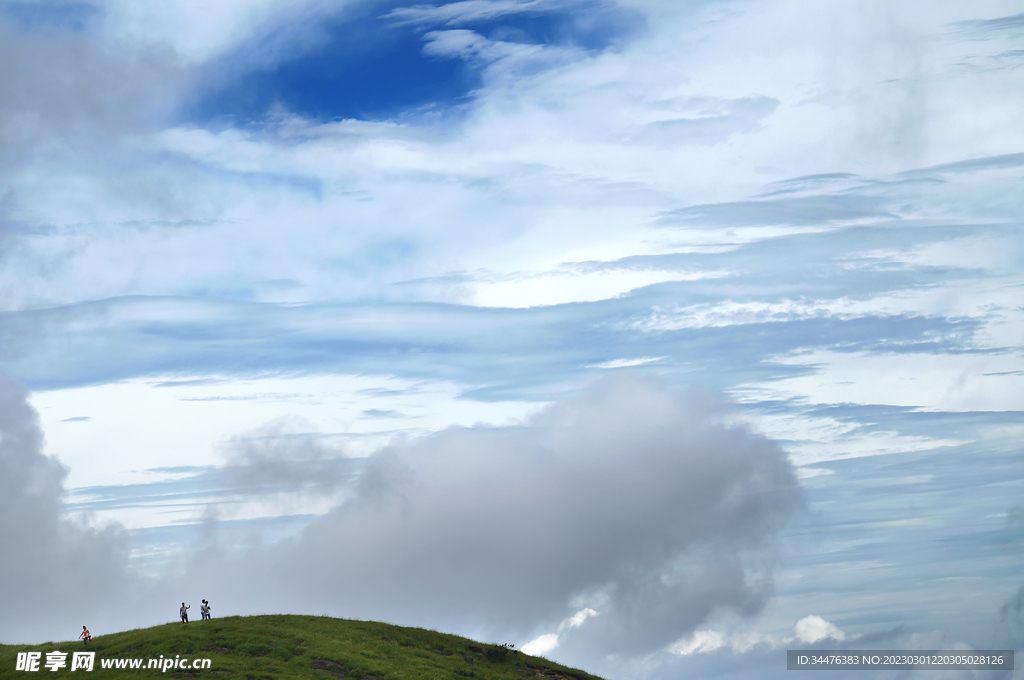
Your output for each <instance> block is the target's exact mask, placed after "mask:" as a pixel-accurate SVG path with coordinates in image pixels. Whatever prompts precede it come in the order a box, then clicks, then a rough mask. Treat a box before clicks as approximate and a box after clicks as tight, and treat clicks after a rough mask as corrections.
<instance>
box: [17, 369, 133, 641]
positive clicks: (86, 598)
mask: <svg viewBox="0 0 1024 680" xmlns="http://www.w3.org/2000/svg"><path fill="white" fill-rule="evenodd" d="M27 398H28V391H27V390H26V389H25V388H24V387H23V386H21V385H19V384H18V383H16V382H14V381H12V380H11V379H10V378H8V377H6V376H5V375H3V374H2V373H0V545H2V546H3V550H2V551H0V584H3V585H2V588H0V593H2V598H3V603H4V610H5V611H6V612H8V615H7V616H4V617H2V618H0V640H3V641H4V642H30V641H33V642H37V641H39V639H40V637H41V636H44V635H50V634H52V632H53V631H54V630H55V626H54V622H55V619H57V618H59V619H60V620H62V621H64V622H66V625H67V632H68V638H71V637H73V634H72V633H73V631H74V629H75V628H76V626H75V625H74V624H77V626H78V627H80V626H81V625H82V624H83V623H87V622H89V625H93V622H95V620H96V613H97V612H98V611H101V610H102V611H106V612H107V613H108V615H107V616H105V618H106V620H108V621H109V620H110V618H111V617H110V616H109V613H110V610H111V609H112V608H113V609H116V604H115V603H117V602H120V601H122V600H123V599H124V596H125V595H127V594H128V591H130V590H131V583H132V579H131V578H130V577H129V575H128V572H127V557H128V544H127V538H126V536H125V535H124V533H123V532H121V531H119V530H118V529H117V528H116V527H107V528H103V529H95V528H92V527H89V526H88V525H86V524H84V523H80V522H74V521H71V520H69V519H67V518H66V517H65V515H64V505H63V495H64V484H63V480H64V476H65V474H66V472H67V471H66V469H65V468H64V467H63V466H62V465H61V464H60V462H59V461H57V460H56V459H55V458H53V457H50V456H46V455H44V454H43V451H42V448H43V435H42V432H41V431H40V429H39V424H38V417H37V415H36V412H35V411H34V410H33V409H32V407H31V406H30V405H29V403H28V401H27Z"/></svg>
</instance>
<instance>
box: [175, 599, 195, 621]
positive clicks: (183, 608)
mask: <svg viewBox="0 0 1024 680" xmlns="http://www.w3.org/2000/svg"><path fill="white" fill-rule="evenodd" d="M191 608H192V605H188V606H187V607H186V606H185V603H184V602H182V603H181V609H180V610H179V612H178V613H180V614H181V622H182V623H188V610H189V609H191Z"/></svg>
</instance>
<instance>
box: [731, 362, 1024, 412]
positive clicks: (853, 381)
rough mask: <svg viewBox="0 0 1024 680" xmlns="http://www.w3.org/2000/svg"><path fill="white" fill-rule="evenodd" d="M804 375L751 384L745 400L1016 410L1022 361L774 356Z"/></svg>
mask: <svg viewBox="0 0 1024 680" xmlns="http://www.w3.org/2000/svg"><path fill="white" fill-rule="evenodd" d="M774 361H776V362H778V363H780V364H783V365H789V366H806V367H809V368H813V369H814V370H813V371H811V372H810V373H809V374H806V375H801V376H796V377H791V378H783V379H780V380H775V381H771V382H762V383H751V384H747V385H741V386H738V387H737V388H736V389H735V390H734V392H733V393H734V394H736V395H737V396H740V395H742V398H744V399H755V400H762V399H799V400H801V401H802V402H804V403H809V404H842V403H847V404H891V405H893V406H909V407H913V408H917V409H921V410H924V411H1020V410H1024V393H1022V392H1021V391H1020V390H1018V389H1016V387H1017V386H1018V385H1019V382H1020V376H1021V375H1024V357H1020V356H1017V355H1016V354H1011V353H1006V354H1002V353H1000V354H945V353H934V354H933V353H914V354H911V353H905V354H904V353H901V354H896V353H885V354H882V353H877V354H869V353H867V352H849V353H846V352H835V351H828V350H818V351H814V352H807V353H801V354H799V355H796V356H789V357H776V358H775V359H774Z"/></svg>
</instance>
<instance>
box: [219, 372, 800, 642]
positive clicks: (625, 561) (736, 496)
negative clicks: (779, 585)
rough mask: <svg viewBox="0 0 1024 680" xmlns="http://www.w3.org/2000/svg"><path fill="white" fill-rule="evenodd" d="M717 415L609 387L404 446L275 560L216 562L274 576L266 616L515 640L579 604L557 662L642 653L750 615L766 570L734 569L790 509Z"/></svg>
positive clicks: (749, 444)
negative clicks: (522, 417) (515, 421)
mask: <svg viewBox="0 0 1024 680" xmlns="http://www.w3.org/2000/svg"><path fill="white" fill-rule="evenodd" d="M725 415H726V411H725V410H723V407H722V406H721V405H720V404H719V403H718V402H717V400H716V399H715V398H714V397H712V396H711V395H708V394H704V393H691V394H687V395H683V396H679V395H676V394H673V393H670V392H668V391H667V390H666V389H665V388H664V387H662V386H661V385H660V384H658V383H655V382H652V381H651V380H649V379H642V378H636V377H626V376H618V377H614V378H611V379H606V380H604V381H601V382H599V383H597V384H596V385H594V386H593V387H592V388H590V389H588V390H587V391H585V393H583V394H582V395H581V396H580V397H578V398H576V399H574V400H571V401H568V402H565V403H562V404H558V405H555V406H552V407H549V408H547V409H546V410H544V411H543V412H541V413H540V414H538V415H537V416H536V417H534V418H532V419H531V420H529V421H528V422H526V423H524V424H522V425H519V426H513V427H505V428H493V427H486V426H477V427H473V428H451V429H448V430H445V431H443V432H440V433H438V434H435V435H432V436H429V437H426V438H423V439H418V440H412V441H398V442H396V443H394V444H392V445H391V446H389V447H387V448H386V449H385V450H382V451H381V452H379V453H377V454H376V455H374V456H373V457H371V458H370V459H369V460H368V461H367V463H366V467H365V470H364V472H363V473H362V475H361V477H360V479H359V482H358V484H357V486H356V488H355V491H354V494H353V497H352V498H351V499H349V500H348V501H346V502H344V503H343V504H342V505H340V506H339V507H337V508H336V509H335V510H333V511H332V512H330V513H329V514H327V515H326V516H325V517H323V518H322V519H321V520H320V521H318V522H316V523H314V524H313V525H311V526H310V527H309V528H307V530H306V531H305V533H304V534H303V535H302V536H301V538H299V539H298V540H296V541H295V542H294V543H293V544H291V545H289V546H288V548H287V549H286V550H282V549H279V548H276V549H275V550H274V551H273V553H272V554H270V553H268V554H266V555H264V556H261V557H260V558H259V559H256V558H249V559H247V561H246V564H247V565H250V566H249V567H247V568H246V569H245V570H237V571H236V570H233V569H224V568H223V567H217V569H218V570H219V571H221V572H224V573H234V574H235V576H233V577H232V578H233V579H235V578H237V575H238V574H239V573H249V574H252V575H253V577H254V578H257V579H259V580H261V581H262V580H269V581H270V582H272V583H274V589H275V593H274V594H273V595H271V594H269V593H268V595H267V596H266V597H273V596H275V595H276V596H279V597H281V598H283V600H273V601H272V600H265V601H263V603H262V606H264V607H269V608H273V607H284V606H285V603H287V606H288V609H289V610H294V609H295V607H296V606H300V607H301V608H304V609H310V608H312V607H315V608H316V609H315V611H317V612H321V611H324V610H329V611H331V613H336V614H340V615H345V616H359V617H368V618H384V619H388V620H393V621H399V622H403V623H413V624H419V625H430V626H434V627H439V626H441V627H448V628H449V629H457V630H462V631H470V630H475V631H478V632H479V631H492V632H494V633H501V634H504V635H517V636H520V639H523V638H524V637H526V636H527V635H530V633H531V631H534V635H536V633H537V632H542V631H543V630H544V628H545V627H547V630H552V629H553V628H555V627H556V626H558V622H560V621H563V620H564V619H566V618H567V617H568V616H571V615H572V614H574V613H578V612H580V611H587V610H588V609H589V610H592V611H593V612H595V613H596V614H595V615H588V616H589V618H586V620H584V619H580V620H579V622H578V625H568V624H567V625H566V626H562V628H561V629H560V632H561V633H564V641H562V642H561V643H560V644H562V645H563V646H564V647H565V648H566V650H567V652H568V653H572V651H573V650H576V651H583V650H585V649H591V650H594V649H598V650H601V651H602V653H610V652H616V651H617V652H622V653H644V652H647V651H650V650H653V649H657V648H660V647H662V646H664V645H665V644H666V643H668V642H670V641H672V640H675V639H678V638H679V637H680V636H681V635H683V634H685V633H686V632H688V631H691V630H693V629H694V627H696V626H697V625H698V624H699V623H700V622H701V621H703V620H704V619H705V617H707V616H708V615H709V614H710V613H711V612H712V611H713V610H717V609H722V608H725V609H732V610H735V611H738V612H740V613H743V614H753V613H755V612H757V611H758V610H759V609H760V608H761V606H762V605H763V603H764V602H765V598H766V597H767V595H768V594H769V592H770V575H769V574H767V573H766V572H765V571H764V570H763V569H761V570H758V569H755V568H753V567H752V566H751V564H750V562H748V561H747V559H746V558H747V556H749V555H751V554H753V553H755V552H756V551H758V550H759V549H761V548H763V547H765V546H766V545H767V544H769V543H770V541H771V539H772V537H773V535H774V532H775V531H776V529H778V528H779V526H780V525H781V524H782V523H783V522H784V521H785V520H786V518H787V517H788V516H789V515H790V514H791V513H792V512H794V511H795V510H796V509H797V508H798V507H799V506H800V504H801V493H800V490H799V487H798V484H797V482H796V478H795V475H794V473H793V470H792V468H791V466H790V464H789V463H788V461H787V460H786V457H785V455H784V453H783V452H782V451H781V449H780V448H779V447H778V446H777V445H776V444H774V443H773V442H771V441H769V440H766V439H764V438H762V437H759V436H756V435H754V434H752V433H750V432H749V431H747V430H745V429H743V428H741V427H736V426H729V425H726V424H724V423H723V422H722V419H723V417H724V416H725ZM254 564H259V565H261V566H260V567H258V568H257V569H253V568H252V566H251V565H254ZM219 587H222V588H224V589H225V590H226V591H236V590H237V589H238V588H240V587H242V588H245V589H246V590H247V591H248V592H260V593H262V592H266V591H267V590H269V589H264V588H262V587H261V584H253V583H251V582H249V583H244V584H241V585H240V584H239V583H238V582H234V581H233V582H232V583H226V582H225V583H223V584H222V585H221V586H219ZM570 621H572V620H571V619H570Z"/></svg>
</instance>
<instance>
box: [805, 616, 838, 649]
mask: <svg viewBox="0 0 1024 680" xmlns="http://www.w3.org/2000/svg"><path fill="white" fill-rule="evenodd" d="M793 629H794V630H795V631H796V637H797V639H798V640H800V642H803V643H806V644H814V643H815V642H818V641H820V640H824V639H825V638H829V639H831V640H836V641H837V642H842V641H843V640H845V639H846V633H844V632H843V631H841V630H839V628H837V627H836V626H835V624H833V623H830V622H828V621H826V620H825V619H823V618H821V617H820V616H815V615H813V614H812V615H811V616H805V617H804V618H802V619H800V620H799V621H797V622H796V625H795V626H794V627H793Z"/></svg>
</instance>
